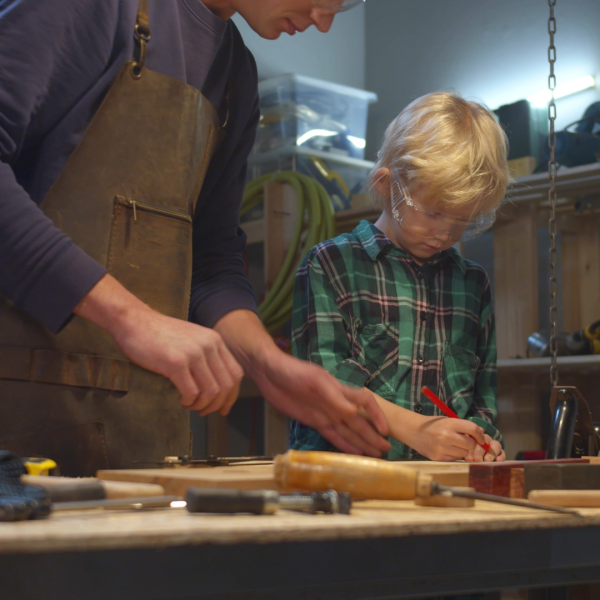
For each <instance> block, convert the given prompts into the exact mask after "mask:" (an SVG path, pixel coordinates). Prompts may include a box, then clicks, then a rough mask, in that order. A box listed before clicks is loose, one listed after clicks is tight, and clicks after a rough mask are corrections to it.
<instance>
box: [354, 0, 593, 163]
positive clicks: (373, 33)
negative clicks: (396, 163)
mask: <svg viewBox="0 0 600 600" xmlns="http://www.w3.org/2000/svg"><path fill="white" fill-rule="evenodd" d="M365 12H366V44H365V48H366V76H365V84H366V88H367V89H369V90H372V91H374V92H376V93H377V94H378V95H379V102H378V103H377V104H375V105H373V107H372V108H371V111H370V113H369V133H368V136H367V158H369V159H371V160H372V159H373V157H374V155H375V152H376V151H377V148H378V147H379V144H380V141H381V139H382V136H383V132H384V131H385V127H386V125H387V124H388V123H389V122H390V121H391V119H393V118H394V117H395V116H396V115H397V114H398V112H399V111H400V110H401V109H402V108H403V107H405V106H406V105H407V104H408V103H409V102H411V101H412V100H414V99H415V98H417V97H418V96H421V95H423V94H426V93H429V92H433V91H437V90H456V91H458V92H459V93H460V94H461V95H463V96H464V97H467V98H469V99H473V100H479V101H482V102H484V103H485V104H486V105H487V106H488V107H489V108H491V109H495V108H497V107H498V106H500V105H502V104H508V103H512V102H515V101H517V100H520V99H522V98H524V97H526V96H527V95H529V94H532V93H535V92H537V91H540V90H542V89H545V88H546V87H547V85H548V83H547V81H548V71H549V66H548V60H547V47H548V39H549V36H548V29H547V20H548V15H549V8H548V4H547V2H543V1H542V0H536V1H533V0H528V1H526V2H524V1H523V0H504V1H503V2H480V1H477V0H452V2H441V1H440V0H418V2H415V1H414V0H368V2H367V3H366V11H365ZM555 14H556V20H557V33H556V37H555V43H556V48H557V62H556V68H555V72H556V76H557V80H558V82H561V81H562V82H564V81H568V80H571V79H576V78H577V77H581V76H583V75H593V76H596V78H597V80H598V79H600V36H598V24H599V23H600V2H598V0H569V1H568V2H558V3H557V5H556V8H555ZM597 100H600V89H599V88H598V87H597V88H596V89H594V90H592V91H584V92H580V93H579V94H576V95H574V96H571V97H568V98H565V99H560V100H558V101H557V116H558V118H557V123H556V125H557V129H562V128H564V127H565V126H566V125H568V124H569V123H571V122H572V121H575V120H577V119H579V118H581V116H582V114H583V111H584V110H585V108H586V107H587V106H589V105H590V104H591V103H592V102H595V101H597Z"/></svg>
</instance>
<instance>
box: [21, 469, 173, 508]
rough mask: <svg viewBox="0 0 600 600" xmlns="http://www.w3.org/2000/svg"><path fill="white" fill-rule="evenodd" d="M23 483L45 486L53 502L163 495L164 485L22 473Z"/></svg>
mask: <svg viewBox="0 0 600 600" xmlns="http://www.w3.org/2000/svg"><path fill="white" fill-rule="evenodd" d="M21 483H24V484H27V485H39V486H41V487H43V488H45V489H46V490H47V491H48V492H49V493H50V497H51V498H52V501H53V502H69V501H71V502H76V501H83V500H102V499H106V500H112V499H117V498H138V497H141V496H162V495H164V493H165V490H164V488H163V487H162V485H158V484H155V483H136V482H129V481H105V480H99V479H96V478H95V477H48V476H44V475H21Z"/></svg>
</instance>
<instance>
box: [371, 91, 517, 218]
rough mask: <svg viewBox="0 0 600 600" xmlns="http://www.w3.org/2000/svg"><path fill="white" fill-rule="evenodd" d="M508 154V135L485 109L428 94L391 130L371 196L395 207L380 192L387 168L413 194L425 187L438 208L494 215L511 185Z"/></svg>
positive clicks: (443, 94)
mask: <svg viewBox="0 0 600 600" xmlns="http://www.w3.org/2000/svg"><path fill="white" fill-rule="evenodd" d="M507 150H508V140H507V139H506V134H505V133H504V131H503V129H502V127H500V125H498V123H497V122H496V120H495V119H494V117H493V115H492V113H491V112H490V111H489V110H487V109H486V108H485V107H483V106H481V105H480V104H478V103H476V102H471V101H468V100H464V99H463V98H461V97H460V96H457V95H456V94H452V93H450V92H435V93H433V94H427V95H425V96H422V97H421V98H417V99H416V100H415V101H413V102H411V103H410V104H409V105H408V106H407V107H406V108H405V109H404V110H403V111H402V112H401V113H400V114H399V115H398V116H397V117H396V118H395V119H394V120H393V121H392V122H391V123H390V125H389V126H388V128H387V130H386V132H385V136H384V141H383V146H382V147H381V150H380V151H379V154H378V160H377V164H376V165H375V167H374V168H373V170H372V171H371V174H370V175H369V182H368V183H369V189H370V191H371V197H372V198H373V201H374V203H375V204H376V205H377V206H378V207H379V208H381V209H382V210H385V209H386V208H389V197H387V198H386V197H383V196H381V195H380V194H379V193H378V192H377V190H376V189H375V187H374V180H375V177H376V173H377V171H378V170H379V169H381V168H384V167H387V168H388V169H390V170H396V171H397V173H398V175H399V176H400V177H401V178H402V180H403V182H404V184H405V186H406V187H407V189H408V192H409V193H411V192H414V191H415V190H416V189H417V188H418V187H420V186H424V187H423V189H425V190H426V191H427V195H428V197H430V198H432V199H433V200H434V201H435V202H436V203H438V202H439V203H442V204H447V205H463V204H468V205H471V206H472V208H473V213H474V214H475V213H477V214H487V213H490V212H492V211H494V210H495V209H496V208H497V207H498V205H499V204H500V203H501V202H502V199H503V198H504V194H505V192H506V186H507V184H508V182H509V180H510V176H509V172H508V166H507V164H506V155H507Z"/></svg>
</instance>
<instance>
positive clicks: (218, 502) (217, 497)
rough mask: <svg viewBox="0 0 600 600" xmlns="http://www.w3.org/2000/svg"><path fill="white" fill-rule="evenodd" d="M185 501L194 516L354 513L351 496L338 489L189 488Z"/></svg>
mask: <svg viewBox="0 0 600 600" xmlns="http://www.w3.org/2000/svg"><path fill="white" fill-rule="evenodd" d="M185 501H186V503H187V509H188V511H189V512H191V513H227V514H233V513H252V514H255V515H270V514H273V513H275V512H277V511H278V510H279V509H280V508H282V509H285V510H298V511H304V512H309V513H312V514H314V513H316V512H324V513H330V514H333V513H338V514H342V515H347V514H350V508H351V506H352V499H351V498H350V494H348V493H345V492H336V491H335V490H329V491H326V492H323V491H314V492H312V493H310V494H285V495H284V494H279V493H278V492H276V491H275V490H236V489H231V488H201V487H191V488H188V491H187V494H186V497H185Z"/></svg>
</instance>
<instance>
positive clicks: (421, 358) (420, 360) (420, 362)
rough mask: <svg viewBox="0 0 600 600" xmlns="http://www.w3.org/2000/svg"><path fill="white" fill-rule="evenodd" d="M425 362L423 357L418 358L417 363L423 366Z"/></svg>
mask: <svg viewBox="0 0 600 600" xmlns="http://www.w3.org/2000/svg"><path fill="white" fill-rule="evenodd" d="M424 362H425V361H424V360H423V357H422V356H417V363H418V364H420V365H422V364H423V363H424Z"/></svg>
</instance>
